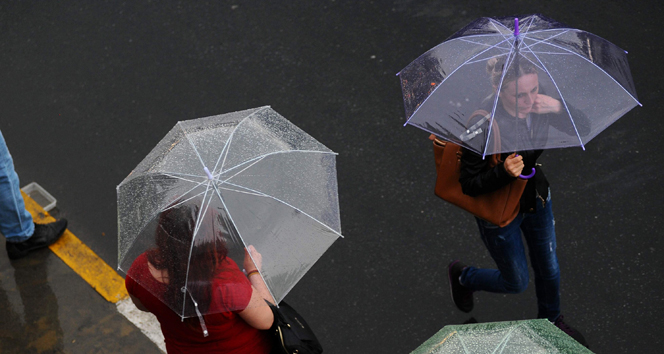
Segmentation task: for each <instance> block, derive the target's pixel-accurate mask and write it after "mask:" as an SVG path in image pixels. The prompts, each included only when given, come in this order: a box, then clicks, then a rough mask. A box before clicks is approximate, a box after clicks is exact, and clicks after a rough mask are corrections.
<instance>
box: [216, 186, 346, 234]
mask: <svg viewBox="0 0 664 354" xmlns="http://www.w3.org/2000/svg"><path fill="white" fill-rule="evenodd" d="M226 184H228V185H231V186H234V187H238V188H243V189H246V190H248V191H250V192H253V193H258V194H259V196H261V197H265V198H270V199H273V200H275V201H277V202H279V203H281V204H283V205H286V206H288V207H291V208H293V209H294V210H297V211H298V212H300V213H302V214H303V215H305V216H307V217H308V218H310V219H311V220H314V221H315V222H317V223H319V224H321V225H323V226H325V227H326V228H327V229H329V230H330V231H332V232H334V233H335V234H337V235H338V236H340V237H341V238H344V236H343V235H342V234H340V233H339V232H337V231H336V230H334V229H333V228H331V227H329V226H327V225H325V224H324V223H322V222H321V221H320V220H318V219H316V218H314V217H313V216H311V215H309V214H308V213H306V212H304V211H302V210H301V209H299V208H297V207H295V206H293V205H291V204H289V203H287V202H285V201H283V200H281V199H279V198H277V197H274V196H271V195H269V194H265V193H263V192H261V191H257V190H255V189H251V188H249V187H245V186H240V185H237V184H235V183H230V182H226Z"/></svg>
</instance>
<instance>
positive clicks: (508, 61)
mask: <svg viewBox="0 0 664 354" xmlns="http://www.w3.org/2000/svg"><path fill="white" fill-rule="evenodd" d="M513 53H515V51H514V49H512V50H511V51H510V52H509V55H508V56H507V59H506V60H505V67H506V68H509V65H510V63H511V61H512V60H514V58H515V57H516V55H512V54H513ZM506 74H507V70H503V73H502V76H501V78H500V83H499V84H498V89H497V91H496V92H500V90H502V87H503V81H505V75H506ZM494 96H495V97H494V99H493V108H492V109H491V120H490V121H489V129H488V130H489V131H488V132H487V138H486V144H485V145H484V151H482V159H484V157H486V149H488V148H489V141H491V133H492V132H493V118H494V116H495V115H496V107H497V106H498V95H494Z"/></svg>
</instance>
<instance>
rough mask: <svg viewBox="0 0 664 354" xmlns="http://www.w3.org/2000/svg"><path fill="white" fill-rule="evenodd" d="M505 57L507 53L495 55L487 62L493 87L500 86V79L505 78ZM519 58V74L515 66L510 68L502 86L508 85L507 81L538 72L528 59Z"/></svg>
mask: <svg viewBox="0 0 664 354" xmlns="http://www.w3.org/2000/svg"><path fill="white" fill-rule="evenodd" d="M505 57H506V56H505V55H503V56H499V57H493V58H491V59H489V60H488V61H487V62H486V72H487V73H488V74H489V77H490V80H491V84H492V85H493V87H496V88H497V87H498V86H500V80H501V79H503V70H505ZM519 59H520V60H519V70H518V71H519V72H518V75H517V73H516V71H515V70H514V67H510V68H508V70H507V72H506V73H505V78H504V79H503V86H502V88H504V87H505V86H506V85H505V84H506V83H508V82H510V81H514V80H516V79H517V78H519V77H521V76H523V75H527V74H537V68H536V67H535V65H533V64H532V63H531V62H530V61H529V60H528V59H526V58H524V57H521V58H519ZM502 88H501V89H502Z"/></svg>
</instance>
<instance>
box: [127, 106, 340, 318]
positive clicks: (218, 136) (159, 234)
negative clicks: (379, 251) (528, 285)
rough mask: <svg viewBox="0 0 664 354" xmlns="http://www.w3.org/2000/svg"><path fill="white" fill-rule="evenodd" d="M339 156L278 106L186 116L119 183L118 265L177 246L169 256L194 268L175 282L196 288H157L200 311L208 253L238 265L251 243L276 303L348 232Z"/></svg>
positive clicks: (170, 300)
mask: <svg viewBox="0 0 664 354" xmlns="http://www.w3.org/2000/svg"><path fill="white" fill-rule="evenodd" d="M335 158H336V153H334V152H332V151H331V150H330V149H328V148H327V147H325V146H324V145H323V144H321V143H319V142H318V141H316V140H315V139H314V138H312V137H311V136H309V135H308V134H307V133H305V132H304V131H302V130H301V129H299V128H298V127H296V126H295V125H293V124H292V123H290V122H289V121H288V120H286V119H285V118H284V117H282V116H281V115H279V114H278V113H277V112H275V111H274V110H273V109H271V108H270V107H261V108H255V109H250V110H246V111H241V112H234V113H228V114H223V115H218V116H213V117H206V118H199V119H194V120H188V121H181V122H178V123H177V124H176V126H175V127H174V128H173V129H172V130H171V131H170V132H169V133H168V134H167V135H166V136H165V137H164V138H163V139H162V140H161V141H160V142H159V144H157V146H156V147H155V148H154V149H153V150H152V151H151V152H150V154H149V155H148V156H147V157H145V159H144V160H143V161H142V162H141V163H140V164H139V165H138V166H137V167H136V168H135V169H134V170H133V171H132V172H131V173H130V174H129V176H127V178H125V179H124V181H122V183H120V185H118V187H117V196H118V232H119V234H118V248H119V249H118V256H119V261H118V269H119V270H121V271H123V272H125V273H127V271H128V269H129V267H130V266H131V265H132V263H133V262H134V260H135V259H136V258H137V257H139V256H140V255H142V254H144V253H146V252H148V253H149V252H150V250H154V249H156V248H158V247H162V248H163V247H165V246H164V245H165V244H172V245H174V246H171V247H172V248H174V249H175V248H177V249H180V250H181V252H177V253H174V254H173V255H172V256H169V258H168V259H162V262H164V263H167V264H168V265H169V266H180V267H184V268H182V269H186V274H185V276H184V277H182V278H181V279H179V278H178V279H171V281H174V282H179V283H178V284H172V285H174V286H175V288H177V289H181V290H182V292H183V293H189V295H187V296H185V297H183V296H179V297H168V296H164V295H163V294H155V296H157V297H158V298H160V300H162V301H163V302H164V303H166V305H168V306H169V307H170V308H171V309H172V310H173V311H175V312H176V313H177V314H179V315H180V316H182V317H183V318H184V317H192V316H196V312H195V309H194V308H193V306H192V302H189V301H185V299H186V298H188V297H193V296H194V295H195V293H196V292H195V291H194V292H192V291H189V290H191V289H194V288H196V287H200V286H201V284H200V282H201V281H202V280H201V279H202V278H204V277H203V276H202V275H201V274H202V273H205V267H207V265H206V264H208V263H209V264H212V263H214V262H212V263H210V259H209V258H210V257H213V258H214V257H216V258H219V257H223V256H224V254H225V255H227V257H226V261H225V263H224V268H226V269H227V270H229V271H233V270H234V271H235V272H239V268H241V267H242V264H243V259H244V256H245V249H246V248H247V247H249V246H250V245H251V246H254V247H255V249H256V250H257V251H258V252H259V253H260V254H261V255H262V269H261V271H260V275H261V277H262V278H263V280H264V281H265V283H266V285H267V287H268V290H269V291H270V293H271V295H272V297H273V298H274V300H276V302H277V303H278V302H279V301H281V300H282V299H283V298H284V297H285V296H286V294H287V293H288V292H289V291H290V290H291V289H292V287H293V286H294V285H295V284H296V283H297V282H298V281H299V280H300V278H302V276H303V275H304V274H305V273H306V272H307V270H308V269H309V268H311V266H312V265H313V264H314V263H315V262H316V261H317V260H318V258H319V257H320V256H321V255H322V254H323V252H325V250H327V248H328V247H330V245H331V244H332V243H333V242H334V241H335V240H336V239H337V238H338V237H339V236H341V226H340V219H339V201H338V193H337V177H336V167H335ZM169 242H170V243H169ZM211 250H213V251H211ZM211 254H212V255H213V256H210V255H211ZM162 258H163V257H162ZM254 260H255V259H254ZM206 262H208V263H206ZM173 263H177V264H173ZM238 265H239V266H238ZM168 269H171V268H168ZM208 277H209V276H208ZM220 277H222V278H224V276H223V274H222V275H221V276H220ZM171 278H172V277H171ZM225 278H226V279H232V278H233V277H230V276H229V277H225ZM134 280H135V281H136V282H137V283H139V284H143V283H144V280H142V279H134ZM203 281H207V279H203ZM229 282H230V283H229ZM203 286H206V285H205V284H203ZM224 286H225V287H232V286H233V284H232V281H230V280H227V281H225V282H224ZM148 290H150V289H148ZM150 291H151V290H150ZM229 292H230V293H232V289H231V290H230V291H229ZM193 300H194V301H197V302H199V303H200V302H201V299H200V298H198V299H193ZM229 306H230V305H229ZM203 308H206V307H205V306H203ZM226 309H227V310H235V308H226ZM209 311H211V310H210V309H208V310H207V312H206V311H203V314H205V313H208V312H209Z"/></svg>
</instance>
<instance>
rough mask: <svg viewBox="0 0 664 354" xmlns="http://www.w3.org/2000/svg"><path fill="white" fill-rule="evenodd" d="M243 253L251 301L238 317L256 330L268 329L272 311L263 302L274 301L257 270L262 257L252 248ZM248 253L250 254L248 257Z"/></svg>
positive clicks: (261, 262)
mask: <svg viewBox="0 0 664 354" xmlns="http://www.w3.org/2000/svg"><path fill="white" fill-rule="evenodd" d="M247 248H248V249H249V252H247V250H245V251H244V270H245V271H246V272H247V276H248V277H249V281H250V282H251V290H252V291H251V300H249V305H247V307H246V308H245V309H244V310H243V311H242V312H240V313H239V315H240V317H242V319H243V320H245V321H246V322H247V323H248V324H249V325H250V326H252V327H254V328H256V329H269V328H270V327H272V323H273V322H274V315H273V314H272V310H271V309H270V307H269V306H267V304H266V303H265V300H267V301H269V302H270V303H271V304H274V303H275V301H274V299H273V298H272V295H270V291H269V290H268V289H267V285H265V282H264V281H263V278H262V277H261V276H260V274H259V273H258V270H259V269H260V268H261V266H262V264H263V256H262V255H261V254H260V253H258V251H256V249H255V248H254V246H249V247H247ZM249 253H251V256H252V257H253V260H252V257H250V255H249Z"/></svg>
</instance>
